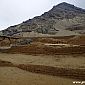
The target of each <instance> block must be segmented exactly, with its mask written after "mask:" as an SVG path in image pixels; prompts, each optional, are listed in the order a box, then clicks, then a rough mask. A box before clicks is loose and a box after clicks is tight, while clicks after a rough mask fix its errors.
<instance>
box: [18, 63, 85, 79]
mask: <svg viewBox="0 0 85 85" xmlns="http://www.w3.org/2000/svg"><path fill="white" fill-rule="evenodd" d="M17 67H18V68H20V69H23V70H26V71H29V72H33V73H41V74H46V75H52V76H63V77H67V78H73V79H79V80H82V79H85V69H72V68H58V67H51V66H44V65H25V64H19V65H17Z"/></svg>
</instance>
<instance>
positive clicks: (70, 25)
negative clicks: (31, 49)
mask: <svg viewBox="0 0 85 85" xmlns="http://www.w3.org/2000/svg"><path fill="white" fill-rule="evenodd" d="M2 32H3V35H8V36H23V37H28V36H29V37H30V36H31V37H32V36H33V37H34V36H39V37H40V36H68V35H79V34H85V10H84V9H82V8H78V7H75V6H74V5H71V4H68V3H66V2H63V3H60V4H58V5H56V6H54V7H53V8H52V9H51V10H49V11H48V12H45V13H44V14H42V15H41V16H36V17H34V18H33V19H29V20H27V21H24V22H22V23H21V24H18V25H15V26H10V27H8V28H7V29H5V30H3V31H2Z"/></svg>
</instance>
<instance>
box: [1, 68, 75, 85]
mask: <svg viewBox="0 0 85 85" xmlns="http://www.w3.org/2000/svg"><path fill="white" fill-rule="evenodd" d="M72 81H74V80H72V79H65V78H60V77H54V76H49V75H41V74H35V73H30V72H26V71H23V70H20V69H18V68H12V67H0V85H74V84H73V82H72Z"/></svg>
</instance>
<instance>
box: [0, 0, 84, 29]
mask: <svg viewBox="0 0 85 85" xmlns="http://www.w3.org/2000/svg"><path fill="white" fill-rule="evenodd" d="M61 2H68V3H71V4H74V5H75V6H78V7H81V8H84V9H85V0H0V30H2V29H5V28H7V27H9V26H11V25H15V24H18V23H21V22H23V21H25V20H27V19H30V18H33V17H34V16H39V15H41V14H43V13H44V12H46V11H48V10H50V9H51V8H52V7H53V6H54V5H57V4H59V3H61Z"/></svg>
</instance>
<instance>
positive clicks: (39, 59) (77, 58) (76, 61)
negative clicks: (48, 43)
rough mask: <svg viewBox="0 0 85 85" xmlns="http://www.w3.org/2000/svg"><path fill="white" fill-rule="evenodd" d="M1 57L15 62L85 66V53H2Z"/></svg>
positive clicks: (72, 66)
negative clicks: (35, 54) (49, 54)
mask: <svg viewBox="0 0 85 85" xmlns="http://www.w3.org/2000/svg"><path fill="white" fill-rule="evenodd" d="M0 59H1V60H4V61H10V62H12V63H14V64H33V65H46V66H54V67H67V68H69V67H70V68H84V69H85V55H55V56H48V55H37V56H34V55H22V54H6V53H0Z"/></svg>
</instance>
